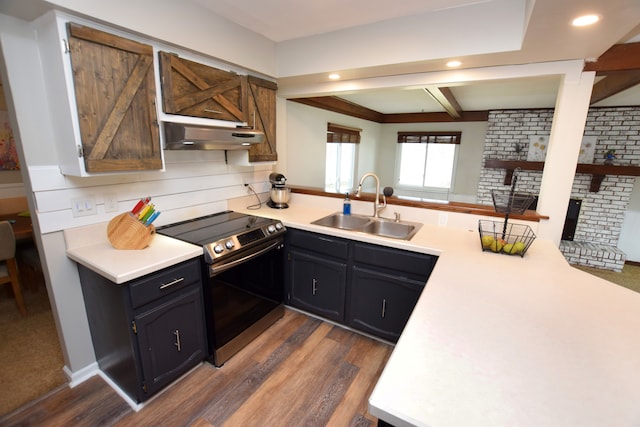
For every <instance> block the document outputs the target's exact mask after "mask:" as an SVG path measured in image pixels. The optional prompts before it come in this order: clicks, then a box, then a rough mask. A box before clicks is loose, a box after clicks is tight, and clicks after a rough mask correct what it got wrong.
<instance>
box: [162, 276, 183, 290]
mask: <svg viewBox="0 0 640 427" xmlns="http://www.w3.org/2000/svg"><path fill="white" fill-rule="evenodd" d="M183 280H184V277H181V278H179V279H175V280H172V281H170V282H169V283H163V284H162V285H160V289H165V288H168V287H169V286H173V285H175V284H176V283H180V282H182V281H183Z"/></svg>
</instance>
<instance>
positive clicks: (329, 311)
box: [289, 249, 347, 322]
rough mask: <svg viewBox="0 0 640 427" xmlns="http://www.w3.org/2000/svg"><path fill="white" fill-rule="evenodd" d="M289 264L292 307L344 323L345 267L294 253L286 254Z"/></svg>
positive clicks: (327, 260) (343, 263)
mask: <svg viewBox="0 0 640 427" xmlns="http://www.w3.org/2000/svg"><path fill="white" fill-rule="evenodd" d="M289 263H290V264H289V265H290V267H289V269H290V273H291V288H290V291H289V302H290V303H291V305H293V306H295V307H299V308H302V309H304V310H307V311H309V312H311V313H314V314H317V315H319V316H322V317H325V318H327V319H330V320H336V321H339V322H342V321H344V300H345V286H346V283H347V264H346V263H345V262H338V261H335V260H331V259H326V258H323V257H320V256H317V255H313V254H309V253H306V252H303V251H300V250H296V249H291V250H290V251H289Z"/></svg>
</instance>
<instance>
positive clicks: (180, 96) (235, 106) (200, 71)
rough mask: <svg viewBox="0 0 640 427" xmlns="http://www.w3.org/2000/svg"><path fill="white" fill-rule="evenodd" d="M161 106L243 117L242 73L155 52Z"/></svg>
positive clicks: (190, 113)
mask: <svg viewBox="0 0 640 427" xmlns="http://www.w3.org/2000/svg"><path fill="white" fill-rule="evenodd" d="M158 58H159V60H160V76H161V78H160V81H161V82H162V107H163V111H164V112H165V113H167V114H176V115H181V116H192V117H202V118H206V119H218V120H228V121H233V122H244V121H246V111H247V105H246V99H247V95H246V90H247V86H246V80H245V79H244V78H242V76H240V75H238V74H235V73H232V72H229V71H224V70H219V69H217V68H213V67H209V66H207V65H204V64H199V63H197V62H193V61H189V60H187V59H184V58H180V57H178V55H176V54H173V53H168V52H159V54H158Z"/></svg>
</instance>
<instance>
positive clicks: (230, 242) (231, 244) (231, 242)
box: [224, 240, 235, 249]
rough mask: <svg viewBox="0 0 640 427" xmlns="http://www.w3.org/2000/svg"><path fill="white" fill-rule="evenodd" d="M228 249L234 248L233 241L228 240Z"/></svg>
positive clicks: (226, 244)
mask: <svg viewBox="0 0 640 427" xmlns="http://www.w3.org/2000/svg"><path fill="white" fill-rule="evenodd" d="M224 245H225V246H226V247H227V249H231V248H233V247H234V246H235V245H234V244H233V240H227V243H225V244H224Z"/></svg>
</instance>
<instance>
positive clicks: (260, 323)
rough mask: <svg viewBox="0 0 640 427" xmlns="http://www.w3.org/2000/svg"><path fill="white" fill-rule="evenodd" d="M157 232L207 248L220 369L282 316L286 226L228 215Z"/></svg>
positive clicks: (210, 316)
mask: <svg viewBox="0 0 640 427" xmlns="http://www.w3.org/2000/svg"><path fill="white" fill-rule="evenodd" d="M157 232H158V233H160V234H164V235H166V236H170V237H173V238H176V239H179V240H183V241H185V242H189V243H193V244H197V245H201V246H202V247H203V257H202V261H203V262H202V265H203V276H204V277H203V279H204V280H203V282H204V284H205V286H204V301H205V304H204V305H205V316H206V327H207V336H208V341H209V360H210V361H211V362H212V363H214V364H215V365H216V366H221V365H222V364H224V363H225V362H226V361H227V360H229V358H230V357H231V356H233V355H234V354H235V353H237V352H238V351H239V350H240V349H241V348H243V347H244V346H245V345H247V344H248V343H249V342H250V341H251V340H253V339H254V338H255V337H257V336H258V335H259V334H261V333H262V332H263V331H264V330H265V329H267V328H268V327H269V326H270V325H271V324H273V323H274V322H275V321H277V320H278V319H279V318H281V317H282V316H283V314H284V305H283V301H284V234H285V232H286V229H285V227H284V225H283V224H282V222H280V221H278V220H273V219H269V218H262V217H258V216H253V215H246V214H242V213H238V212H234V211H224V212H220V213H216V214H213V215H208V216H204V217H199V218H194V219H191V220H188V221H182V222H179V223H175V224H170V225H166V226H163V227H159V228H158V229H157Z"/></svg>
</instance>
